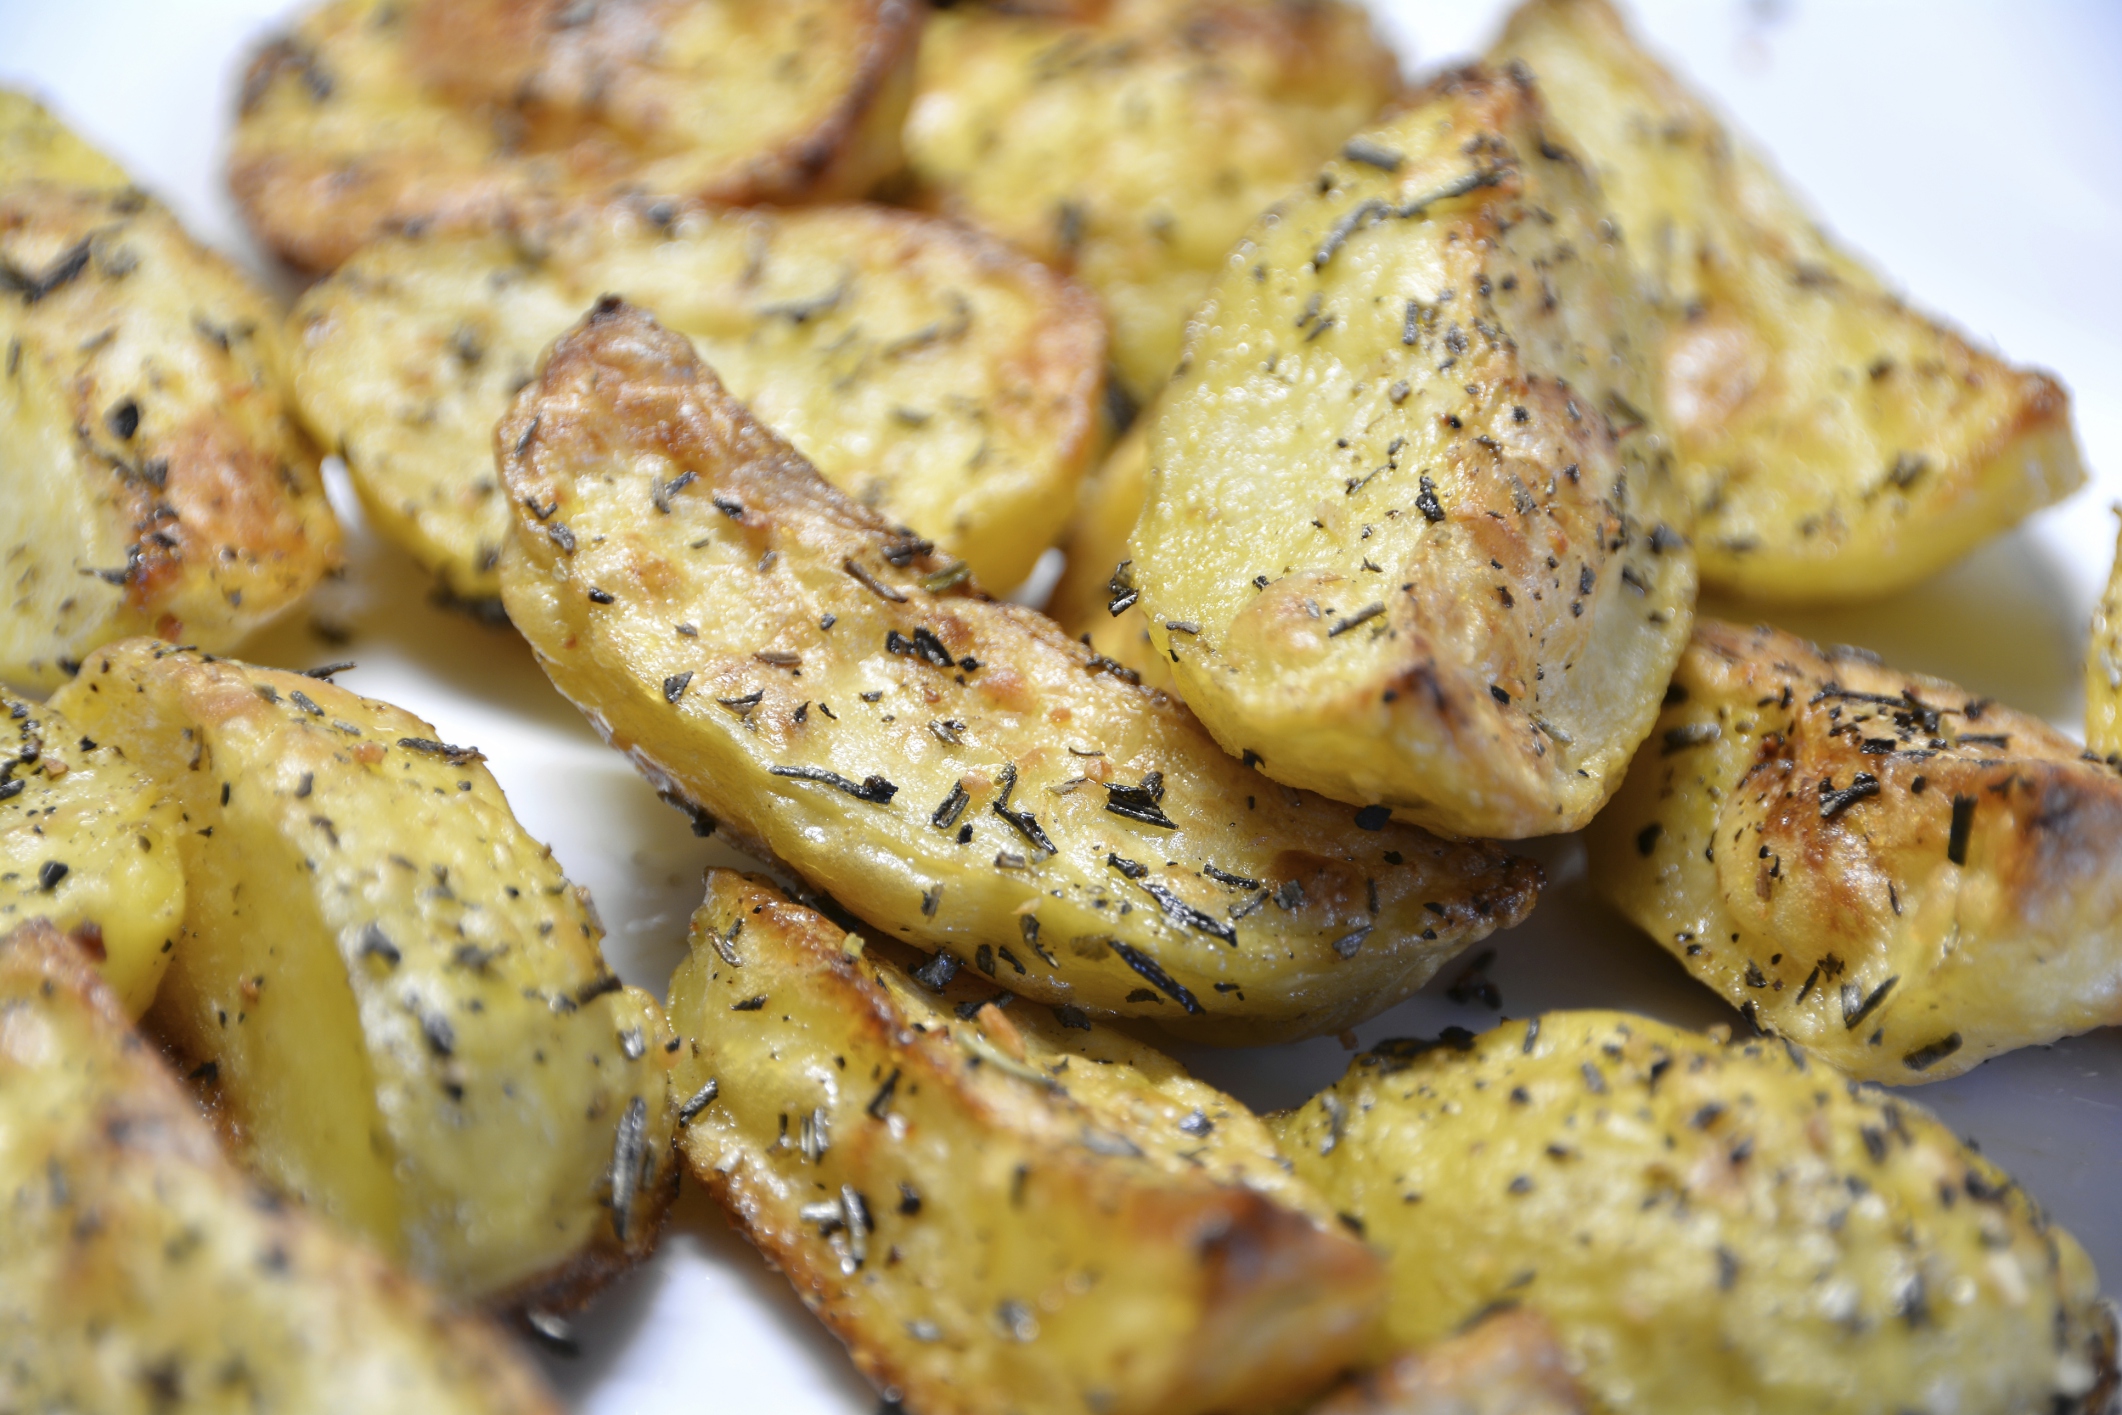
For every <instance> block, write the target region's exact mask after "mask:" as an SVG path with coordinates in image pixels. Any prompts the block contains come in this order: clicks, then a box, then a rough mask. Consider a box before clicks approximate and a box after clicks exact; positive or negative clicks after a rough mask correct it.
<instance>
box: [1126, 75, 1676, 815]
mask: <svg viewBox="0 0 2122 1415" xmlns="http://www.w3.org/2000/svg"><path fill="white" fill-rule="evenodd" d="M1545 123H1546V119H1545V117H1544V115H1543V113H1542V111H1541V108H1540V100H1539V97H1538V95H1537V94H1535V93H1534V92H1533V90H1532V89H1531V87H1530V86H1529V85H1528V84H1527V83H1525V82H1524V81H1523V80H1522V79H1521V78H1519V77H1516V76H1512V75H1496V74H1491V73H1488V72H1486V71H1483V70H1480V69H1467V70H1462V71H1458V72H1455V73H1450V74H1446V75H1444V76H1443V77H1441V78H1440V79H1438V80H1437V81H1436V83H1434V84H1433V85H1432V86H1431V87H1430V88H1429V89H1428V90H1427V91H1426V93H1425V94H1424V95H1423V96H1422V98H1421V99H1420V100H1419V101H1418V102H1417V103H1416V104H1415V105H1414V106H1413V107H1411V108H1410V109H1408V110H1407V112H1406V113H1404V114H1403V115H1402V116H1400V117H1398V118H1396V119H1395V120H1393V121H1392V122H1391V123H1389V124H1387V125H1386V126H1384V127H1380V128H1377V129H1374V130H1372V131H1370V132H1368V133H1365V134H1364V135H1362V136H1361V137H1360V138H1358V139H1356V140H1354V141H1352V142H1351V143H1350V145H1349V148H1348V151H1349V152H1350V153H1355V154H1357V155H1356V156H1353V157H1351V156H1343V157H1341V158H1338V159H1336V160H1335V161H1333V162H1331V163H1329V164H1328V165H1327V166H1326V168H1325V170H1324V171H1323V172H1322V173H1321V174H1320V177H1319V181H1318V183H1317V184H1316V186H1314V187H1313V188H1309V189H1307V190H1306V191H1305V192H1304V193H1302V194H1300V195H1299V196H1296V197H1293V198H1291V199H1290V200H1289V201H1288V202H1286V203H1284V204H1283V205H1282V206H1280V207H1278V208H1277V209H1276V210H1275V211H1274V212H1272V213H1270V214H1269V215H1268V216H1266V217H1263V218H1262V219H1261V220H1260V221H1259V222H1258V223H1257V224H1256V225H1255V226H1254V227H1253V229H1252V231H1251V232H1250V233H1249V234H1248V235H1247V237H1246V239H1245V241H1244V243H1243V244H1242V245H1241V246H1240V248H1239V250H1238V251H1236V252H1234V253H1233V254H1232V257H1231V260H1230V262H1229V264H1227V265H1226V266H1225V267H1224V270H1223V272H1222V274H1221V275H1219V276H1218V277H1217V281H1216V284H1215V286H1214V288H1213V290H1212V291H1211V293H1210V295H1209V299H1208V303H1207V304H1206V305H1205V306H1204V307H1203V311H1202V316H1201V319H1200V322H1199V331H1200V332H1199V334H1198V336H1197V337H1196V339H1195V340H1194V342H1193V344H1192V346H1191V347H1190V349H1189V351H1188V363H1187V368H1186V369H1185V371H1184V372H1182V373H1181V374H1180V375H1179V376H1178V377H1177V378H1175V379H1174V380H1173V382H1172V384H1171V386H1170V387H1169V388H1167V389H1166V390H1165V393H1164V396H1163V399H1162V401H1161V402H1160V404H1159V405H1158V416H1157V418H1156V421H1155V425H1154V427H1153V428H1152V429H1151V431H1150V436H1149V465H1150V471H1149V498H1148V502H1147V504H1146V505H1145V506H1144V508H1143V511H1142V517H1141V520H1140V522H1139V523H1138V524H1137V525H1136V527H1135V533H1134V540H1133V558H1134V565H1133V568H1132V574H1133V578H1134V583H1135V584H1136V585H1137V586H1138V587H1139V588H1140V591H1141V596H1142V599H1141V604H1142V609H1143V612H1144V614H1145V616H1146V618H1147V622H1148V626H1149V634H1150V638H1151V639H1152V640H1153V641H1154V642H1155V644H1156V646H1157V648H1158V649H1159V650H1160V651H1162V652H1164V653H1165V654H1166V655H1167V656H1168V657H1169V658H1170V659H1171V661H1172V675H1173V677H1174V679H1175V680H1176V682H1177V684H1178V688H1179V691H1180V692H1181V693H1182V694H1183V695H1184V696H1185V698H1186V701H1187V703H1188V705H1189V706H1191V707H1192V708H1193V710H1194V711H1195V712H1196V713H1198V714H1200V716H1201V721H1202V722H1203V724H1204V725H1206V726H1207V728H1208V729H1209V731H1211V732H1213V733H1214V734H1215V735H1216V740H1217V741H1219V742H1221V743H1222V744H1223V745H1224V747H1225V748H1227V749H1228V750H1230V751H1233V752H1245V753H1247V754H1249V755H1253V756H1257V757H1259V758H1261V759H1262V762H1261V770H1262V771H1264V772H1266V773H1267V774H1268V775H1269V776H1271V777H1273V778H1274V779H1275V780H1277V781H1284V782H1288V783H1289V784H1290V785H1293V786H1302V787H1305V788H1308V789H1310V790H1314V791H1319V792H1322V793H1324V794H1326V795H1328V796H1333V797H1336V798H1338V799H1341V800H1346V801H1358V802H1370V803H1382V804H1384V805H1387V806H1391V807H1393V808H1394V809H1395V810H1397V811H1400V812H1401V813H1402V814H1404V815H1405V817H1406V818H1407V819H1410V820H1413V821H1415V822H1416V823H1418V824H1420V825H1423V826H1426V827H1428V828H1429V829H1431V830H1442V831H1448V832H1451V833H1453V834H1462V835H1497V836H1504V837H1509V838H1518V837H1523V836H1530V835H1551V834H1555V833H1557V832H1560V831H1567V830H1574V829H1576V828H1577V827H1578V826H1580V825H1582V824H1583V823H1584V822H1585V821H1587V820H1589V819H1590V818H1591V815H1592V813H1593V812H1594V811H1596V810H1597V809H1598V808H1599V806H1600V804H1601V803H1602V802H1604V801H1605V800H1606V798H1607V796H1608V795H1610V794H1611V793H1612V791H1613V789H1614V787H1615V786H1616V785H1618V784H1619V782H1620V780H1621V774H1622V773H1623V772H1624V771H1626V770H1627V769H1628V759H1629V756H1630V754H1631V753H1632V752H1634V750H1635V748H1636V744H1637V743H1639V742H1641V741H1642V740H1643V734H1644V732H1645V730H1647V729H1648V728H1649V726H1650V720H1651V718H1652V717H1654V716H1655V715H1656V714H1657V710H1658V694H1659V693H1660V692H1662V691H1663V690H1664V687H1665V681H1666V679H1667V677H1668V676H1669V675H1670V674H1671V672H1672V666H1673V661H1674V660H1675V659H1676V658H1678V657H1679V654H1680V650H1681V649H1682V647H1684V646H1685V644H1686V642H1687V628H1688V624H1689V621H1690V619H1691V617H1692V614H1693V608H1694V595H1695V572H1694V559H1693V556H1692V554H1691V553H1690V551H1689V550H1688V547H1687V542H1686V540H1685V539H1684V537H1683V536H1682V535H1681V534H1679V530H1680V529H1684V526H1685V520H1684V507H1683V506H1682V504H1681V501H1680V498H1679V497H1678V496H1677V494H1676V489H1675V488H1674V485H1673V483H1672V481H1671V478H1670V477H1669V475H1668V471H1667V465H1666V460H1667V459H1666V457H1665V453H1664V449H1663V447H1662V444H1661V443H1660V441H1659V439H1658V438H1657V436H1656V434H1655V431H1654V422H1653V419H1654V417H1655V410H1656V407H1657V397H1656V388H1655V383H1654V380H1653V379H1652V377H1651V373H1650V368H1649V364H1648V355H1649V350H1650V348H1651V346H1652V344H1653V343H1654V340H1655V333H1654V330H1655V326H1654V324H1653V322H1652V320H1651V318H1650V314H1649V311H1648V310H1647V309H1646V308H1645V307H1644V305H1643V303H1642V302H1641V301H1640V300H1639V299H1637V298H1636V296H1635V293H1634V283H1633V280H1632V279H1631V277H1630V276H1629V273H1628V267H1627V261H1626V258H1625V256H1624V255H1623V254H1622V252H1621V251H1620V249H1619V247H1618V246H1617V245H1616V243H1615V242H1614V241H1613V240H1612V239H1611V231H1610V228H1609V227H1608V226H1607V224H1606V221H1605V217H1604V214H1603V211H1602V209H1601V207H1600V206H1599V203H1598V192H1597V189H1596V187H1595V186H1594V185H1593V183H1592V182H1591V181H1590V179H1589V178H1587V177H1586V176H1585V174H1584V172H1583V170H1582V169H1581V168H1580V167H1579V166H1578V165H1577V162H1576V159H1575V158H1573V157H1571V156H1570V155H1569V153H1567V152H1566V151H1564V150H1563V149H1561V148H1559V147H1556V146H1555V145H1554V142H1553V141H1552V140H1551V138H1550V136H1549V135H1548V133H1547V130H1546V127H1545Z"/></svg>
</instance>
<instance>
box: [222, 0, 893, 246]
mask: <svg viewBox="0 0 2122 1415" xmlns="http://www.w3.org/2000/svg"><path fill="white" fill-rule="evenodd" d="M923 9H924V7H922V6H920V5H919V4H917V3H915V0H778V2H777V3H775V4H771V5H760V4H754V3H749V0H615V3H608V4H598V3H591V4H582V3H579V0H409V3H408V2H407V0H328V3H326V4H323V5H320V6H318V7H317V8H315V9H313V10H311V11H309V12H308V13H307V14H305V15H303V16H302V17H301V18H300V19H299V20H298V21H297V22H296V23H295V24H294V26H293V27H292V28H291V29H290V30H289V32H288V33H287V34H286V35H285V36H284V37H282V38H280V39H278V40H276V41H275V42H273V43H272V44H270V45H268V46H266V47H265V48H264V49H263V50H261V51H260V52H259V54H258V56H257V58H256V59H254V60H253V61H252V63H251V67H250V72H249V74H248V75H247V76H246V77H245V79H244V84H243V102H242V111H241V112H240V114H239V115H238V117H237V120H236V131H235V136H234V139H233V142H232V145H231V151H230V158H229V185H230V187H231V188H232V189H233V190H234V192H235V195H236V201H237V203H238V205H240V206H241V207H242V208H243V213H244V216H245V217H246V219H248V220H249V222H250V224H251V229H252V230H254V231H255V232H257V234H258V237H259V239H260V240H262V241H264V242H265V244H266V245H268V246H270V247H271V248H272V249H273V250H275V251H277V252H278V253H279V254H280V255H281V257H282V258H283V259H285V260H287V261H288V262H290V263H291V264H293V265H295V266H297V267H299V268H301V269H305V270H312V271H326V270H330V269H331V268H332V267H334V266H336V265H338V264H339V263H340V262H341V261H343V260H345V259H346V258H347V257H348V256H350V255H352V254H353V253H354V252H355V251H356V250H357V249H359V248H360V247H361V246H362V245H364V244H365V243H367V242H368V241H370V240H372V239H374V238H375V237H377V236H381V235H385V234H388V233H390V232H394V231H458V230H475V229H494V228H501V227H508V226H516V225H520V224H522V223H523V222H525V221H526V220H535V219H537V218H538V217H539V216H541V215H542V214H544V213H546V212H548V211H550V210H551V209H552V208H553V206H554V205H556V204H558V203H562V202H566V201H569V200H572V199H575V198H579V197H603V196H611V195H616V194H619V193H622V192H627V193H636V194H646V195H649V196H651V197H699V198H702V199H705V200H709V201H725V202H762V201H764V202H790V201H831V200H848V199H851V198H854V197H859V196H861V195H862V194H863V193H864V192H866V191H867V190H868V189H869V188H870V187H871V186H873V185H874V184H875V183H876V182H877V180H878V179H879V178H881V177H884V176H887V175H889V174H890V173H892V172H893V171H895V170H897V169H898V167H899V166H900V164H901V161H902V155H901V151H900V146H899V128H900V124H901V120H902V119H903V118H904V116H905V113H906V104H907V99H908V97H909V95H910V94H911V91H912V82H913V63H914V53H915V48H916V44H917V41H918V39H919V35H920V25H921V17H922V13H923Z"/></svg>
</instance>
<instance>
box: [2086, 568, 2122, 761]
mask: <svg viewBox="0 0 2122 1415" xmlns="http://www.w3.org/2000/svg"><path fill="white" fill-rule="evenodd" d="M2085 746H2086V750H2088V751H2090V752H2091V753H2092V754H2093V755H2095V756H2099V757H2105V758H2107V759H2108V760H2109V761H2110V762H2115V763H2118V764H2122V540H2118V541H2117V543H2116V546H2115V568H2114V569H2112V570H2110V571H2109V572H2108V576H2107V591H2106V593H2104V594H2102V595H2101V596H2100V603H2099V605H2098V606H2097V607H2096V608H2095V609H2094V610H2093V631H2092V647H2091V649H2090V651H2089V652H2088V653H2087V654H2086V656H2085Z"/></svg>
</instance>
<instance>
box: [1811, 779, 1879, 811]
mask: <svg viewBox="0 0 2122 1415" xmlns="http://www.w3.org/2000/svg"><path fill="white" fill-rule="evenodd" d="M1878 794H1879V778H1878V777H1876V776H1873V775H1872V774H1871V773H1870V772H1868V771H1860V772H1858V773H1857V774H1856V775H1855V776H1853V777H1851V778H1850V782H1849V785H1847V786H1845V787H1843V788H1842V789H1841V790H1839V791H1838V790H1836V789H1835V783H1834V778H1833V777H1822V778H1821V780H1820V819H1821V820H1833V819H1834V818H1835V817H1836V816H1839V815H1841V814H1842V813H1843V812H1844V811H1846V810H1848V809H1849V808H1850V807H1851V806H1854V805H1856V804H1857V802H1859V801H1864V800H1869V799H1870V798H1871V797H1873V796H1876V795H1878Z"/></svg>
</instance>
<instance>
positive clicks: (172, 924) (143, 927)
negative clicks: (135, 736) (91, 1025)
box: [0, 691, 184, 1017]
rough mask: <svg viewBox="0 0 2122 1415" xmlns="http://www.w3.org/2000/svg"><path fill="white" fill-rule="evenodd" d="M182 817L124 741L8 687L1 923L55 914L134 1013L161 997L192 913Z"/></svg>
mask: <svg viewBox="0 0 2122 1415" xmlns="http://www.w3.org/2000/svg"><path fill="white" fill-rule="evenodd" d="M182 828H183V822H182V821H181V820H180V818H179V815H178V811H177V806H176V803H175V802H172V801H169V800H165V799H164V798H163V795H162V791H161V788H159V787H158V786H156V785H155V783H154V782H153V781H151V780H149V779H148V778H147V777H146V776H145V775H143V774H142V773H141V772H140V771H138V770H137V769H135V768H134V767H133V766H132V765H131V764H130V763H129V762H127V761H126V760H125V754H124V753H123V752H122V751H120V750H119V749H118V748H117V747H115V746H109V745H106V744H103V743H99V742H96V741H94V740H93V739H91V738H88V737H84V736H82V735H81V734H80V733H79V732H76V731H74V730H73V729H72V727H71V726H70V725H69V724H68V723H67V721H66V720H65V719H64V718H62V717H61V716H59V714H57V713H56V712H53V711H52V710H51V709H50V708H42V707H38V706H36V705H35V704H33V703H27V702H24V701H22V700H21V699H20V698H16V697H12V696H10V695H9V694H7V693H6V692H4V691H0V933H5V932H6V931H8V930H10V929H13V928H14V927H15V926H17V925H18V924H21V923H23V922H25V921H27V920H30V919H46V920H49V921H50V922H51V923H52V924H54V925H55V926H57V927H58V928H59V929H60V930H62V931H63V932H65V933H66V934H67V935H69V936H70V937H71V938H72V939H73V940H74V942H75V943H76V944H77V945H78V946H79V947H80V948H81V950H82V952H83V953H84V954H86V955H87V956H88V957H89V958H91V959H93V960H94V961H95V964H96V967H97V970H98V971H99V972H101V973H102V974H103V980H104V981H105V982H106V983H109V984H110V988H111V991H112V992H113V993H114V994H116V996H117V998H118V1002H119V1004H120V1005H121V1006H122V1007H123V1008H124V1009H125V1015H126V1016H128V1017H138V1016H139V1015H140V1014H141V1013H143V1012H145V1011H146V1010H147V1005H148V1004H149V1003H150V1002H152V1001H154V998H155V989H156V988H157V987H158V986H159V985H160V984H161V982H162V973H163V970H164V969H165V968H166V967H167V966H168V964H169V954H170V950H171V949H172V948H173V947H174V946H175V943H176V938H177V929H178V925H180V924H181V923H182V922H183V920H184V868H183V864H182V862H181V861H180V860H179V858H178V853H177V833H178V831H179V830H181V829H182Z"/></svg>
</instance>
